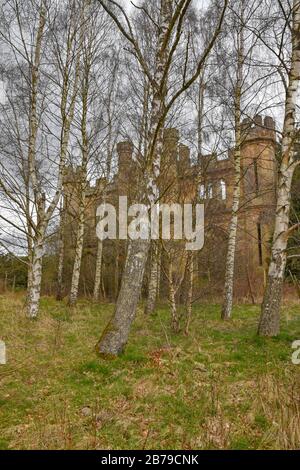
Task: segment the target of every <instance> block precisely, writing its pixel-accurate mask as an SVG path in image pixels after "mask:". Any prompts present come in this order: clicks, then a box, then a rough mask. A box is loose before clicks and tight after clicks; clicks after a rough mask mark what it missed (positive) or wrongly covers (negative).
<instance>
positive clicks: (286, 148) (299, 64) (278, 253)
mask: <svg viewBox="0 0 300 470" xmlns="http://www.w3.org/2000/svg"><path fill="white" fill-rule="evenodd" d="M292 18H293V20H292V27H291V34H292V57H291V67H290V71H289V77H288V79H289V80H288V88H287V92H286V102H285V119H284V126H283V139H282V160H281V164H280V169H279V176H278V189H277V205H276V216H275V229H274V235H273V243H272V250H271V251H272V254H271V262H270V266H269V271H268V278H267V286H266V289H265V293H264V299H263V303H262V312H261V317H260V322H259V327H258V334H259V335H261V336H277V335H278V333H279V329H280V305H281V300H282V287H283V281H284V272H285V267H286V260H287V254H286V249H287V242H288V237H289V234H290V233H291V231H292V230H293V227H292V228H289V222H290V201H291V187H292V179H293V173H294V171H295V168H296V165H297V163H298V162H297V161H296V159H295V149H294V141H295V138H296V129H295V118H296V104H297V95H298V91H299V83H300V1H299V0H294V1H293V15H292Z"/></svg>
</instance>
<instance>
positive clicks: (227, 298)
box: [221, 3, 244, 320]
mask: <svg viewBox="0 0 300 470" xmlns="http://www.w3.org/2000/svg"><path fill="white" fill-rule="evenodd" d="M241 8H242V12H241V19H242V21H243V16H244V15H243V9H244V4H243V3H242V5H241ZM243 28H244V26H243V25H242V26H241V30H240V31H239V33H238V51H237V52H238V61H237V62H238V63H237V80H236V87H235V103H234V122H235V149H234V186H233V200H232V209H231V220H230V224H229V231H228V247H227V256H226V265H225V283H224V298H223V306H222V315H221V316H222V319H224V320H226V319H229V318H230V317H231V314H232V304H233V287H234V267H235V253H236V241H237V228H238V211H239V207H240V194H241V140H242V136H241V97H242V83H243V63H244V31H243Z"/></svg>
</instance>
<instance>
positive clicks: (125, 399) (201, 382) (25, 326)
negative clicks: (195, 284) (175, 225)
mask: <svg viewBox="0 0 300 470" xmlns="http://www.w3.org/2000/svg"><path fill="white" fill-rule="evenodd" d="M23 304H24V297H23V296H22V294H21V293H20V294H15V295H9V294H7V295H5V296H0V331H1V339H2V340H4V341H5V342H6V346H7V356H8V363H7V365H5V366H3V365H2V366H0V436H1V437H0V449H297V448H299V447H300V402H299V396H300V393H299V392H300V376H299V371H300V366H297V365H293V364H292V363H291V355H292V352H293V350H292V348H291V344H292V342H293V341H294V340H295V339H300V316H299V306H292V305H291V306H289V307H287V306H286V307H284V308H283V315H282V332H281V334H280V336H279V337H278V338H276V339H263V338H258V337H257V336H256V334H255V333H256V326H257V320H258V315H259V308H258V307H255V306H247V305H240V306H236V307H235V309H234V313H233V320H232V321H229V322H225V323H224V322H222V321H220V320H219V310H220V308H219V307H218V306H217V305H196V306H195V307H194V311H193V320H192V324H191V334H190V336H188V337H186V336H184V335H183V334H178V335H174V334H172V332H171V331H170V327H169V312H168V308H167V307H166V306H161V307H160V308H159V309H158V310H157V313H156V314H155V315H154V316H153V317H150V318H145V317H144V316H143V313H142V308H141V309H140V310H139V312H138V315H137V319H136V321H135V323H134V327H133V330H132V334H131V337H130V341H129V344H128V348H127V350H126V353H125V354H124V355H123V356H121V357H120V358H118V359H117V360H114V361H105V360H101V359H99V358H98V357H97V356H96V354H95V351H94V346H95V344H96V341H97V339H98V337H99V335H100V334H101V332H102V331H103V329H104V327H105V325H106V323H107V320H108V319H109V317H110V315H111V313H112V311H113V306H112V305H107V304H105V305H95V304H92V303H89V302H87V301H80V303H79V305H78V307H77V308H76V309H75V310H74V311H70V310H69V309H68V308H67V307H66V306H65V304H64V303H58V302H56V301H55V300H53V299H52V298H43V300H42V307H41V315H40V318H39V320H38V321H36V322H29V321H27V320H26V319H25V317H24V312H23Z"/></svg>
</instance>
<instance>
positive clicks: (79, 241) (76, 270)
mask: <svg viewBox="0 0 300 470" xmlns="http://www.w3.org/2000/svg"><path fill="white" fill-rule="evenodd" d="M84 209H85V204H84V202H83V201H82V202H81V206H80V209H79V211H80V212H79V220H78V228H77V237H76V248H75V258H74V265H73V273H72V281H71V290H70V297H69V305H70V306H71V307H74V306H75V304H76V302H77V298H78V290H79V279H80V270H81V260H82V253H83V239H84V220H85V218H84Z"/></svg>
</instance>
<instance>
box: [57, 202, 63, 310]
mask: <svg viewBox="0 0 300 470" xmlns="http://www.w3.org/2000/svg"><path fill="white" fill-rule="evenodd" d="M64 259H65V215H64V208H63V207H61V213H60V226H59V240H58V267H57V291H56V300H58V301H61V300H62V299H63V291H64V284H63V271H64Z"/></svg>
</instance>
